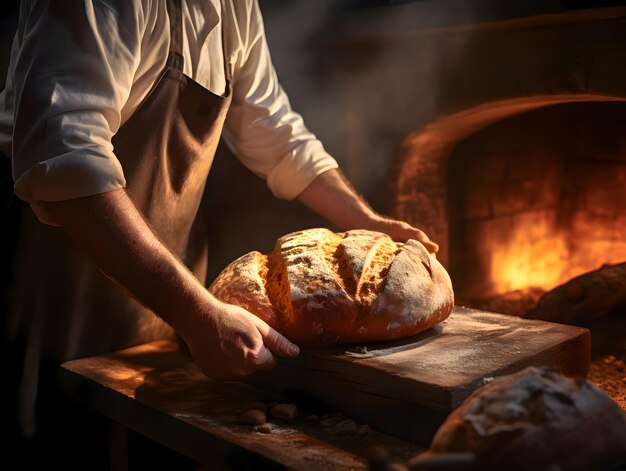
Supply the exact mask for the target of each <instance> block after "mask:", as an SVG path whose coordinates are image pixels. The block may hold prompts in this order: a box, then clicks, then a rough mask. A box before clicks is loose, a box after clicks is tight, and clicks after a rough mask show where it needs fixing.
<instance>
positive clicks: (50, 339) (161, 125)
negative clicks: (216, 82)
mask: <svg viewBox="0 0 626 471" xmlns="http://www.w3.org/2000/svg"><path fill="white" fill-rule="evenodd" d="M167 10H168V13H169V17H170V29H171V44H170V50H169V57H168V60H167V65H166V67H165V70H164V71H163V73H162V75H161V77H160V79H159V81H158V82H157V84H156V85H155V87H154V88H153V90H152V91H151V92H150V94H149V96H148V97H147V99H146V100H145V101H144V102H143V103H142V104H141V106H140V107H139V109H137V110H136V111H135V113H134V114H133V115H132V116H131V117H130V118H129V119H128V121H127V122H126V123H124V125H123V126H122V127H121V129H120V130H119V132H118V133H117V134H116V135H115V137H114V139H113V145H114V149H115V154H116V156H117V158H118V159H119V160H120V162H121V164H122V167H123V169H124V175H125V177H126V181H127V191H128V193H129V194H130V195H131V197H132V199H133V200H134V202H135V203H136V205H137V206H138V207H139V208H140V210H141V211H142V212H143V214H144V215H145V216H146V218H147V220H148V221H149V222H150V224H151V225H152V227H153V228H154V229H155V231H156V232H157V234H158V235H159V237H160V238H161V240H163V241H164V242H165V244H166V245H167V246H168V247H170V248H171V249H172V250H173V251H175V252H176V253H177V254H178V255H179V256H180V258H181V259H182V260H183V261H184V262H185V264H186V265H187V266H188V267H189V268H190V269H191V270H192V271H193V272H194V273H195V274H196V276H197V277H198V278H199V279H200V280H201V281H202V282H204V281H205V276H206V257H207V239H206V234H205V231H204V228H203V224H202V218H201V215H198V209H199V206H200V201H201V198H202V193H203V191H204V186H205V183H206V178H207V174H208V172H209V169H210V167H211V163H212V161H213V157H214V154H215V150H216V147H217V144H218V141H219V138H220V134H221V132H222V127H223V124H224V119H225V116H226V112H227V110H228V107H229V105H230V99H231V93H230V83H231V81H230V67H229V57H228V56H227V55H225V57H224V64H225V69H226V84H227V85H226V92H225V95H224V96H218V95H215V94H214V93H212V92H210V91H209V90H207V89H205V88H204V87H202V86H201V85H199V84H198V83H197V82H195V81H194V80H192V79H191V78H189V77H187V76H185V75H184V74H183V56H182V44H183V25H182V11H181V0H167ZM223 10H224V9H223V8H222V11H223ZM223 16H224V15H222V17H223ZM222 20H223V18H222ZM221 27H222V31H224V28H226V27H228V25H224V23H223V21H222V24H221ZM225 37H226V35H224V34H222V44H223V49H224V50H225V51H228V50H230V49H229V48H228V45H227V44H225V43H224V41H225ZM15 259H16V264H18V265H19V266H18V267H17V273H16V277H15V284H14V290H13V295H14V296H13V300H12V309H11V312H10V313H9V334H10V335H11V333H12V334H13V336H14V337H21V338H22V339H23V341H24V343H25V347H26V350H25V352H26V353H25V358H24V368H23V374H22V391H21V393H22V394H21V401H22V405H21V408H23V411H22V412H23V413H22V414H21V415H22V422H23V425H26V428H28V425H27V424H26V423H25V422H29V421H31V420H30V419H32V417H30V418H29V417H28V416H29V415H30V414H31V413H32V412H30V410H31V409H32V404H33V401H34V395H33V394H34V392H35V391H36V390H37V378H38V367H39V360H40V358H41V357H42V356H46V357H50V358H53V359H54V360H57V361H63V360H67V359H71V358H79V357H83V356H89V355H94V354H98V353H103V352H107V351H112V350H116V349H120V348H124V347H128V346H131V345H136V344H139V343H143V342H148V341H151V340H155V339H158V338H163V337H167V336H172V335H173V332H172V330H171V329H170V327H169V326H167V324H165V323H164V322H163V321H161V320H160V319H159V318H157V317H156V316H155V315H154V314H153V313H152V312H150V311H149V310H147V309H145V308H144V307H142V306H141V305H140V304H138V303H137V302H136V301H135V300H133V299H132V298H131V297H129V296H128V295H127V294H126V293H124V292H123V291H122V290H120V289H119V288H118V287H117V286H115V285H114V284H113V283H112V282H111V281H110V280H109V279H108V278H107V277H105V276H104V275H102V274H101V273H100V272H99V271H98V270H97V269H96V267H95V266H94V264H93V263H92V262H91V260H90V259H88V258H87V257H86V256H85V255H84V254H82V253H81V252H79V251H78V250H77V249H76V248H75V247H74V246H73V243H72V241H71V240H70V239H69V238H68V237H67V236H66V235H65V233H64V232H63V231H62V230H61V229H59V228H54V227H50V226H46V225H44V224H41V223H39V222H38V221H37V220H36V219H35V218H34V216H33V215H32V214H28V215H25V217H23V223H22V228H21V234H20V247H19V248H18V254H17V256H16V257H15Z"/></svg>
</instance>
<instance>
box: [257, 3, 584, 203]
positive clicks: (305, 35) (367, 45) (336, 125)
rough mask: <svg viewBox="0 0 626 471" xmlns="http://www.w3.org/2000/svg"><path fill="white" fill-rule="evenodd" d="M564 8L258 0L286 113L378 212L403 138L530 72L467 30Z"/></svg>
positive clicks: (505, 50)
mask: <svg viewBox="0 0 626 471" xmlns="http://www.w3.org/2000/svg"><path fill="white" fill-rule="evenodd" d="M567 3H568V2H567V1H561V0H547V1H546V0H544V1H539V0H530V1H525V2H501V1H495V0H471V1H458V0H423V1H392V0H387V1H383V0H379V1H376V0H368V1H363V0H360V1H348V0H316V1H315V2H312V1H310V0H291V1H278V0H265V1H261V8H262V10H263V13H264V17H265V23H266V33H267V37H268V42H269V45H270V50H271V51H272V56H273V58H274V65H275V67H276V69H277V71H278V75H279V78H280V80H281V83H282V84H283V86H284V88H285V89H286V90H287V93H288V94H289V96H290V99H291V101H292V104H293V106H294V108H295V109H296V110H297V111H299V112H300V113H301V114H303V116H304V119H305V122H306V123H307V126H308V127H309V128H310V129H311V130H312V131H313V132H315V133H316V134H317V136H318V137H319V138H320V140H321V141H322V142H323V143H324V145H325V146H326V148H327V149H328V151H329V152H330V153H331V154H332V155H333V156H334V157H335V158H336V159H337V160H338V161H339V163H340V165H341V167H342V169H343V170H344V172H345V173H346V174H347V176H348V178H349V179H350V180H351V181H352V183H353V184H354V185H355V186H356V188H357V189H358V190H359V191H360V192H361V193H363V194H364V195H365V197H366V199H368V201H369V202H370V203H371V204H372V206H374V208H375V209H377V210H378V211H381V212H387V211H388V209H389V208H387V188H388V172H389V167H390V164H391V161H392V158H393V155H394V152H395V150H396V149H397V147H398V145H399V144H400V142H401V141H402V140H403V139H404V138H405V137H406V136H407V135H408V134H410V133H413V132H416V131H419V130H421V129H422V128H423V127H424V126H426V125H427V124H429V123H431V122H433V121H434V120H436V119H438V118H440V117H442V116H445V115H448V114H451V113H454V112H456V111H460V110H461V109H463V108H464V107H465V106H468V107H471V106H475V105H476V104H477V103H481V100H484V101H488V100H495V99H501V98H502V97H509V96H510V93H511V90H510V89H508V90H505V89H504V88H503V87H505V86H508V87H511V80H508V81H506V84H505V85H503V84H504V82H505V81H504V80H501V79H502V77H513V80H515V79H514V77H515V74H518V76H519V77H520V80H523V79H525V78H526V77H528V76H529V75H530V74H529V72H528V71H524V70H517V69H515V68H514V66H513V68H511V64H510V61H508V60H506V61H504V62H500V61H499V58H500V56H503V55H507V54H508V55H511V53H510V52H509V51H514V50H515V44H502V45H501V46H500V45H498V44H489V43H486V39H485V36H486V35H485V34H482V35H480V34H478V35H477V34H476V33H475V31H476V27H475V26H476V25H477V24H484V23H490V22H495V21H503V20H504V21H506V20H510V19H514V18H521V17H525V16H531V15H538V14H545V13H553V12H559V11H563V10H564V9H567V8H568V5H567ZM569 3H571V2H569ZM583 3H584V2H582V1H578V2H577V5H576V7H578V6H581V5H582V4H583ZM477 36H479V38H477ZM511 37H512V36H511ZM507 38H509V36H507ZM485 48H488V49H489V53H488V54H483V53H482V50H483V49H485ZM513 53H514V52H513ZM477 58H478V59H477ZM504 64H506V65H504ZM539 66H542V64H539ZM506 67H509V68H510V70H507V69H506ZM531 73H534V72H531Z"/></svg>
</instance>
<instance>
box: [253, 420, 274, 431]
mask: <svg viewBox="0 0 626 471" xmlns="http://www.w3.org/2000/svg"><path fill="white" fill-rule="evenodd" d="M273 430H274V426H273V425H272V424H270V423H267V422H266V423H264V424H261V425H257V426H256V427H254V431H255V432H259V433H272V431H273Z"/></svg>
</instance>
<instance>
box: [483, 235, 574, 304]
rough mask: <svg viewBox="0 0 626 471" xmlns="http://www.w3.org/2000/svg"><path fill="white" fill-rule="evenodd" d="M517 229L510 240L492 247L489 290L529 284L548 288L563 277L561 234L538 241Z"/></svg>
mask: <svg viewBox="0 0 626 471" xmlns="http://www.w3.org/2000/svg"><path fill="white" fill-rule="evenodd" d="M526 234H527V231H526V230H525V231H524V232H520V231H518V232H517V233H516V235H515V236H514V238H513V240H511V241H509V242H508V243H506V244H501V245H499V246H496V247H494V250H493V252H492V259H491V273H492V277H493V290H494V292H495V293H506V292H509V291H514V290H518V289H522V288H527V287H530V286H533V287H541V288H544V289H546V290H549V289H552V288H553V287H555V286H557V285H558V284H560V283H561V282H562V281H563V278H564V276H565V275H564V273H563V267H565V266H567V259H568V248H567V243H566V241H565V238H564V237H563V236H558V235H556V236H552V237H549V238H546V239H542V240H540V241H539V242H532V241H531V240H529V239H528V238H527V237H526Z"/></svg>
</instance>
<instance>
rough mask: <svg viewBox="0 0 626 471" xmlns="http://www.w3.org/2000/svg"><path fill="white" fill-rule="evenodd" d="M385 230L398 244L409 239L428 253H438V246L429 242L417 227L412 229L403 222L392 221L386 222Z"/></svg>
mask: <svg viewBox="0 0 626 471" xmlns="http://www.w3.org/2000/svg"><path fill="white" fill-rule="evenodd" d="M386 225H387V228H386V230H385V232H386V233H387V234H388V235H389V236H390V237H391V238H392V239H393V240H397V241H399V242H406V241H407V240H409V239H413V240H416V241H418V242H420V243H421V244H422V245H423V246H424V247H426V250H428V251H429V252H430V253H436V252H438V251H439V245H437V244H436V243H435V242H433V241H432V240H430V239H429V238H428V236H427V235H426V233H425V232H424V231H422V230H420V229H418V228H417V227H413V226H412V225H410V224H409V223H406V222H404V221H396V220H394V219H387V220H386Z"/></svg>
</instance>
